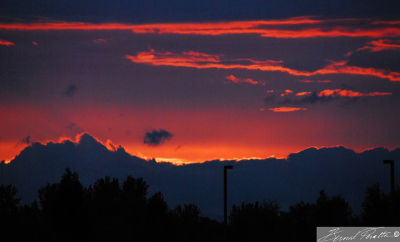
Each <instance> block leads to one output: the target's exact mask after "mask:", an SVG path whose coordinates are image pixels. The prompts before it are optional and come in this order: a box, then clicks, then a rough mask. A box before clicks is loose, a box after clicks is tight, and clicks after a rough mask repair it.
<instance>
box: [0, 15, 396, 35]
mask: <svg viewBox="0 0 400 242" xmlns="http://www.w3.org/2000/svg"><path fill="white" fill-rule="evenodd" d="M326 22H329V23H330V24H332V23H335V22H337V24H338V25H337V26H335V27H331V28H320V27H307V26H309V25H316V24H323V23H326ZM342 22H343V21H341V19H336V20H316V19H310V18H308V17H297V18H289V19H283V20H255V21H231V22H209V23H155V24H121V23H99V24H93V23H84V22H38V23H30V24H25V23H11V24H10V23H3V24H0V29H4V30H18V31H33V30H36V31H38V30H39V31H43V30H130V31H132V32H134V33H137V34H184V35H211V36H217V35H225V34H257V35H259V36H261V37H269V38H288V39H291V38H316V37H328V38H330V37H371V38H382V37H397V36H400V28H397V27H393V26H391V27H381V28H378V27H375V28H372V29H361V28H358V29H355V28H351V27H346V26H341V25H340V24H341V23H342ZM397 22H398V21H394V22H393V21H391V22H390V21H387V22H384V21H380V22H373V23H375V24H376V23H380V24H388V25H394V24H396V23H397ZM283 25H289V26H290V25H294V26H296V25H305V26H306V27H303V28H301V29H294V30H288V29H277V28H268V27H271V26H275V27H279V26H283Z"/></svg>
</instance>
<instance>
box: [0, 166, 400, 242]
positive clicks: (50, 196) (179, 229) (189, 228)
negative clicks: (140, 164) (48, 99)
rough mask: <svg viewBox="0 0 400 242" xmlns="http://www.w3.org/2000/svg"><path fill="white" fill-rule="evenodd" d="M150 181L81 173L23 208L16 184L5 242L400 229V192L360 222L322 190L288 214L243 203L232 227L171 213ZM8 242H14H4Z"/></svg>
mask: <svg viewBox="0 0 400 242" xmlns="http://www.w3.org/2000/svg"><path fill="white" fill-rule="evenodd" d="M147 189H148V186H147V184H146V182H145V181H144V180H143V179H140V178H139V179H136V178H132V177H127V178H126V180H125V181H123V182H121V183H120V181H119V180H118V179H112V178H109V177H105V178H102V179H99V180H97V181H96V182H95V183H94V184H93V185H91V186H89V187H88V188H85V187H84V186H83V185H82V184H81V183H80V181H79V177H78V174H77V173H74V172H71V171H70V170H68V169H67V170H66V172H65V174H64V175H63V176H62V178H61V181H60V182H59V183H56V184H48V185H47V186H45V187H42V188H41V189H39V192H38V194H39V202H34V203H32V204H29V205H20V203H19V199H18V198H16V192H17V191H16V188H15V187H14V186H13V185H8V186H4V185H1V186H0V228H1V230H0V231H1V232H0V233H1V234H0V239H1V240H2V241H315V238H316V237H315V236H316V235H315V233H316V232H315V231H316V226H341V227H342V226H399V225H400V219H399V218H400V216H399V215H400V192H399V190H396V191H395V192H394V193H393V194H384V193H383V192H382V191H381V189H380V187H379V185H376V186H373V187H370V188H369V189H368V190H367V191H366V193H365V198H364V202H363V207H362V212H361V214H360V215H357V216H356V215H354V214H353V213H352V211H351V208H350V206H349V205H348V203H347V202H346V201H345V200H344V199H343V198H342V197H340V196H333V197H328V196H327V195H326V194H325V192H323V191H321V192H320V194H319V198H318V199H317V201H316V202H315V203H304V202H299V203H297V204H295V205H293V206H291V207H290V208H289V210H288V211H281V210H280V208H279V204H276V203H274V202H256V203H243V204H241V205H239V206H233V207H232V209H231V213H230V217H229V224H228V225H226V226H225V225H224V224H223V223H221V222H218V221H215V220H212V219H209V218H207V217H203V216H201V213H200V210H199V208H198V207H197V206H196V205H194V204H185V205H182V206H178V207H176V208H173V209H172V208H169V207H168V205H167V203H166V202H165V201H164V198H163V195H162V194H161V193H155V194H154V195H152V196H148V194H147ZM3 239H6V240H3Z"/></svg>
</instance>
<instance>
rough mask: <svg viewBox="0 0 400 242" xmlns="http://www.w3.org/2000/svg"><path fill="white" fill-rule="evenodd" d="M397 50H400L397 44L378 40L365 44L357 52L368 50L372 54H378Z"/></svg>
mask: <svg viewBox="0 0 400 242" xmlns="http://www.w3.org/2000/svg"><path fill="white" fill-rule="evenodd" d="M399 48H400V44H398V43H396V42H394V41H392V40H389V39H379V40H373V41H371V42H369V43H367V45H366V46H364V47H361V48H359V49H357V51H360V50H369V51H372V52H378V51H382V50H394V49H399Z"/></svg>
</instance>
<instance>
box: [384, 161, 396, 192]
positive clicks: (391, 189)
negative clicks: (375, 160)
mask: <svg viewBox="0 0 400 242" xmlns="http://www.w3.org/2000/svg"><path fill="white" fill-rule="evenodd" d="M383 164H389V165H390V193H391V194H392V195H393V194H394V160H384V161H383Z"/></svg>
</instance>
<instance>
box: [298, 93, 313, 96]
mask: <svg viewBox="0 0 400 242" xmlns="http://www.w3.org/2000/svg"><path fill="white" fill-rule="evenodd" d="M310 94H311V92H298V93H296V96H306V95H310Z"/></svg>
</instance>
